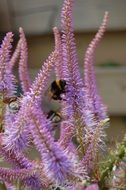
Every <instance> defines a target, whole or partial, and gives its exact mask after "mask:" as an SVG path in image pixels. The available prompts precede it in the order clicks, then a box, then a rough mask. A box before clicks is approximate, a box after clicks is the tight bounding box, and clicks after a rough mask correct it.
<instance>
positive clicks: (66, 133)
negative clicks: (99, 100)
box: [53, 27, 75, 149]
mask: <svg viewBox="0 0 126 190" xmlns="http://www.w3.org/2000/svg"><path fill="white" fill-rule="evenodd" d="M53 31H54V36H55V48H56V50H57V52H58V59H57V62H56V63H55V72H56V77H57V78H59V79H65V78H67V80H68V78H69V71H68V67H67V64H64V61H63V49H62V42H61V36H60V32H59V30H58V28H57V27H54V28H53ZM66 96H67V98H66V101H65V102H62V117H63V118H64V119H66V120H67V119H68V117H67V115H69V118H72V115H73V111H72V106H71V105H70V101H69V96H68V94H67V95H66ZM70 113H71V114H70ZM70 115H71V116H70ZM74 132H75V131H74V126H73V122H72V119H71V121H70V120H69V121H68V120H67V121H63V122H61V133H60V139H59V140H58V143H59V144H60V145H61V146H62V148H64V149H66V148H67V147H68V145H69V143H70V142H71V137H72V136H73V134H74Z"/></svg>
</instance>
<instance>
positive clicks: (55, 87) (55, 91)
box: [49, 80, 66, 100]
mask: <svg viewBox="0 0 126 190" xmlns="http://www.w3.org/2000/svg"><path fill="white" fill-rule="evenodd" d="M65 86H66V81H65V80H54V81H53V82H52V83H51V87H50V92H49V94H50V96H51V98H52V99H54V100H62V97H61V95H62V94H64V93H65V92H66V91H65Z"/></svg>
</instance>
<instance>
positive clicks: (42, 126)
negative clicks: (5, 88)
mask: <svg viewBox="0 0 126 190" xmlns="http://www.w3.org/2000/svg"><path fill="white" fill-rule="evenodd" d="M29 113H30V118H31V122H32V124H31V126H30V127H31V133H32V135H33V139H34V143H35V145H36V147H37V150H38V151H39V152H40V154H41V160H42V163H43V166H44V171H45V173H46V174H47V176H48V178H49V179H50V180H51V181H52V182H53V181H54V179H55V181H56V182H57V183H61V184H62V183H64V182H65V181H66V180H67V179H69V178H70V177H72V176H74V175H75V171H74V167H73V166H74V164H73V163H72V162H71V160H70V159H69V157H68V155H67V154H66V153H65V152H64V151H63V150H62V149H61V148H60V146H59V145H58V144H55V143H54V139H53V138H52V137H51V133H50V131H49V130H48V129H49V127H48V125H47V121H46V118H44V115H43V114H41V112H40V111H38V108H35V107H33V108H32V109H30V112H29ZM36 113H37V114H36Z"/></svg>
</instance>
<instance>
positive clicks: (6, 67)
mask: <svg viewBox="0 0 126 190" xmlns="http://www.w3.org/2000/svg"><path fill="white" fill-rule="evenodd" d="M12 37H13V34H12V32H8V33H7V34H6V36H5V38H4V40H3V42H2V45H1V48H0V91H6V95H12V94H13V90H14V86H13V80H14V77H13V75H12V71H11V68H10V62H9V61H10V51H11V47H12V46H11V42H12V40H13V39H12Z"/></svg>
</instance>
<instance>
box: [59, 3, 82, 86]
mask: <svg viewBox="0 0 126 190" xmlns="http://www.w3.org/2000/svg"><path fill="white" fill-rule="evenodd" d="M72 7H73V0H65V1H64V4H63V8H62V12H61V27H62V46H63V61H64V64H66V65H67V66H68V70H69V78H68V81H69V80H70V81H69V82H70V83H71V85H72V86H73V87H74V88H76V90H78V88H79V87H80V88H82V79H81V77H80V72H79V66H78V59H77V53H76V43H75V39H74V33H73V20H72ZM79 90H80V89H79Z"/></svg>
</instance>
